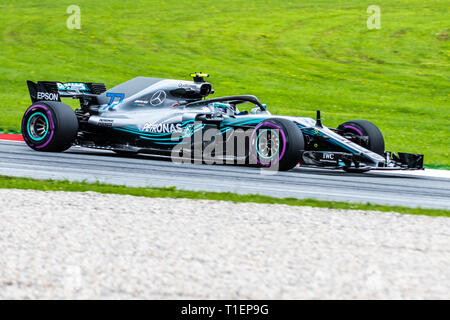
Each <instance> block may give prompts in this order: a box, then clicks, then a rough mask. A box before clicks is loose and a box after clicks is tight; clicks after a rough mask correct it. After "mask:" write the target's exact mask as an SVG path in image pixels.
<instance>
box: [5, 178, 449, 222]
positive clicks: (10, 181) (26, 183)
mask: <svg viewBox="0 0 450 320" xmlns="http://www.w3.org/2000/svg"><path fill="white" fill-rule="evenodd" d="M0 188H2V189H5V188H7V189H32V190H43V191H69V192H76V191H78V192H83V191H95V192H99V193H112V194H128V195H133V196H139V197H150V198H185V199H206V200H223V201H232V202H252V203H270V204H286V205H290V206H309V207H319V208H332V209H348V210H373V211H385V212H398V213H405V214H418V215H427V216H433V217H437V216H442V217H450V211H449V210H435V209H421V208H407V207H400V206H382V205H375V204H370V203H366V204H359V203H350V202H336V201H320V200H314V199H302V200H299V199H293V198H274V197H268V196H261V195H257V194H245V195H242V194H236V193H231V192H206V191H186V190H178V189H176V188H175V187H168V188H133V187H125V186H119V185H110V184H104V183H99V182H97V183H87V182H71V181H62V180H35V179H30V178H15V177H8V176H2V175H0Z"/></svg>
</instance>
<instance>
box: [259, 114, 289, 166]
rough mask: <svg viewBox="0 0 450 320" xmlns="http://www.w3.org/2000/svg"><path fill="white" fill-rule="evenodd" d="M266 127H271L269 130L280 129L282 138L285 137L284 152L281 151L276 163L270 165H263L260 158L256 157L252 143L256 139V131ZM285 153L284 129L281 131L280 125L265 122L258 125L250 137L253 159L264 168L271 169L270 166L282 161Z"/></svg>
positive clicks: (284, 142)
mask: <svg viewBox="0 0 450 320" xmlns="http://www.w3.org/2000/svg"><path fill="white" fill-rule="evenodd" d="M264 125H265V126H267V127H269V128H273V129H278V130H279V132H280V133H281V136H282V137H283V147H282V150H281V154H280V156H279V157H278V159H277V160H276V161H275V162H273V163H271V162H269V163H262V162H261V161H259V159H258V157H257V156H256V153H255V152H253V143H252V141H253V138H254V137H255V134H256V131H257V130H258V129H259V128H261V127H262V126H264ZM285 152H286V135H285V134H284V131H283V129H281V127H280V126H279V125H276V124H275V123H272V122H268V121H263V122H261V123H260V124H258V125H257V126H256V127H255V129H253V132H252V135H251V136H250V154H252V156H253V159H255V160H256V162H257V163H258V164H259V165H261V166H264V167H269V166H270V165H272V164H275V163H277V162H278V161H280V160H281V159H282V158H283V156H284V153H285Z"/></svg>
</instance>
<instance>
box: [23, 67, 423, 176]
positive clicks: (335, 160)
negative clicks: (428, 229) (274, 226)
mask: <svg viewBox="0 0 450 320" xmlns="http://www.w3.org/2000/svg"><path fill="white" fill-rule="evenodd" d="M191 76H192V77H193V81H185V80H172V79H159V78H147V77H137V78H134V79H132V80H129V81H127V82H124V83H122V84H119V85H118V86H115V87H114V88H112V89H109V90H107V89H106V86H105V84H102V83H83V82H68V83H62V82H57V81H38V82H37V83H34V82H32V81H28V82H27V84H28V89H29V92H30V97H31V101H32V105H31V106H30V107H29V108H28V109H27V110H26V112H25V114H24V116H23V119H22V134H23V138H24V140H25V142H26V143H27V144H28V146H29V147H31V148H32V149H34V150H36V151H51V152H62V151H64V150H66V149H68V148H70V147H71V146H72V145H78V146H82V147H88V148H98V149H108V150H112V151H115V152H117V153H120V154H136V153H150V154H157V155H164V154H165V155H173V154H174V150H177V153H176V154H177V155H178V156H185V155H187V154H190V155H189V157H190V159H196V158H198V156H199V157H200V158H202V159H203V155H204V152H205V151H206V150H208V148H209V150H211V148H210V146H211V145H214V149H213V150H214V151H213V152H210V153H209V155H210V156H213V157H214V158H215V159H216V160H217V159H219V158H221V159H226V160H227V161H226V163H230V161H231V163H234V164H238V163H245V164H247V165H257V166H262V167H264V166H267V165H268V163H270V164H273V163H277V170H290V169H292V168H293V167H295V166H296V165H301V166H309V167H322V168H331V169H344V170H346V171H353V172H364V171H368V170H398V169H404V170H407V169H410V170H412V169H423V155H421V154H410V153H401V152H399V153H394V152H389V151H385V150H384V149H385V147H384V139H383V135H382V134H381V132H380V130H379V129H378V128H377V127H376V126H375V125H374V124H373V123H371V122H369V121H366V120H351V121H347V122H344V123H342V124H341V125H339V126H338V127H337V128H327V127H325V126H324V125H323V124H322V121H321V118H320V111H317V117H316V119H312V118H306V117H294V116H278V115H271V113H270V112H269V111H268V110H267V107H266V105H264V104H262V103H261V102H260V101H259V100H258V99H257V98H256V97H255V96H252V95H238V96H226V97H218V98H209V99H207V97H208V96H209V95H211V94H213V93H214V90H213V88H212V86H211V84H210V83H208V82H206V81H205V78H206V77H208V75H207V74H201V73H195V74H192V75H191ZM61 98H72V99H78V100H79V102H80V108H79V109H76V110H75V111H73V109H72V108H71V107H70V106H68V105H67V104H64V103H62V102H61ZM244 103H250V104H251V105H252V107H253V108H252V109H251V111H250V112H249V111H239V109H238V106H239V105H241V104H244ZM249 109H250V108H249ZM208 130H210V131H211V130H214V134H209V135H208V138H207V139H205V135H204V133H206V132H208ZM239 132H247V133H249V134H247V135H246V136H245V137H246V138H245V139H243V140H242V139H241V140H236V139H235V138H236V137H237V134H238V133H239ZM196 137H197V138H196ZM198 137H200V138H198ZM235 140H236V141H238V142H236V144H237V146H238V147H234V146H233V144H232V146H233V147H232V148H231V152H221V151H218V150H219V148H218V147H221V148H222V147H223V148H222V149H221V150H222V151H223V150H225V149H227V146H226V145H227V144H228V145H229V144H230V142H231V141H235ZM239 141H240V142H239ZM181 146H183V147H181ZM239 146H241V147H242V148H240V147H239ZM238 149H240V150H241V151H239V150H238ZM195 150H200V153H197V152H196V151H195ZM227 150H228V151H230V148H228V149H227ZM239 161H241V162H239Z"/></svg>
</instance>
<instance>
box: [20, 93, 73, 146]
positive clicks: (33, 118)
mask: <svg viewBox="0 0 450 320" xmlns="http://www.w3.org/2000/svg"><path fill="white" fill-rule="evenodd" d="M77 133H78V119H77V117H76V115H75V113H74V112H73V110H72V108H71V107H69V106H68V105H67V104H64V103H62V102H54V101H45V102H44V101H40V102H36V103H34V104H32V105H31V106H30V107H29V108H28V109H27V111H26V112H25V114H24V116H23V118H22V136H23V139H24V140H25V142H26V144H27V145H28V146H29V147H30V148H32V149H34V150H36V151H49V152H62V151H64V150H67V149H69V148H70V147H71V146H72V144H73V143H74V141H75V139H76V137H77Z"/></svg>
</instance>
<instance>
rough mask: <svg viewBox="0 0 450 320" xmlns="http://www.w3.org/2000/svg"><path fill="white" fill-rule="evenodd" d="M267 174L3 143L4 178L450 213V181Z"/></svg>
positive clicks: (316, 172) (317, 172)
mask: <svg viewBox="0 0 450 320" xmlns="http://www.w3.org/2000/svg"><path fill="white" fill-rule="evenodd" d="M264 172H265V171H262V170H260V169H258V168H248V167H237V166H225V165H201V164H180V163H173V162H172V161H170V159H161V158H155V157H151V156H146V155H142V156H141V155H139V156H136V157H124V156H118V155H116V154H115V153H113V152H111V151H103V150H92V149H85V148H80V147H73V148H71V149H69V150H68V151H66V152H64V153H44V152H36V151H33V150H31V149H30V148H28V147H27V146H26V145H25V143H23V142H17V141H0V174H1V175H9V176H17V177H31V178H37V179H67V180H72V181H82V180H86V181H89V182H95V181H100V182H104V183H110V184H119V185H127V186H135V187H143V186H154V187H163V186H175V187H177V188H179V189H185V190H206V191H215V192H226V191H230V192H235V193H241V194H262V195H268V196H273V197H283V198H284V197H292V198H298V199H304V198H313V199H321V200H334V201H350V202H359V203H367V202H370V203H374V204H384V205H399V206H408V207H422V208H435V209H447V210H448V209H450V179H448V178H441V177H430V176H418V175H414V174H404V173H403V172H402V173H397V172H393V171H389V172H380V171H377V172H368V173H363V174H354V173H346V172H343V171H330V170H322V169H310V168H300V167H298V168H295V169H293V170H291V171H289V172H281V173H277V174H267V173H264Z"/></svg>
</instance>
